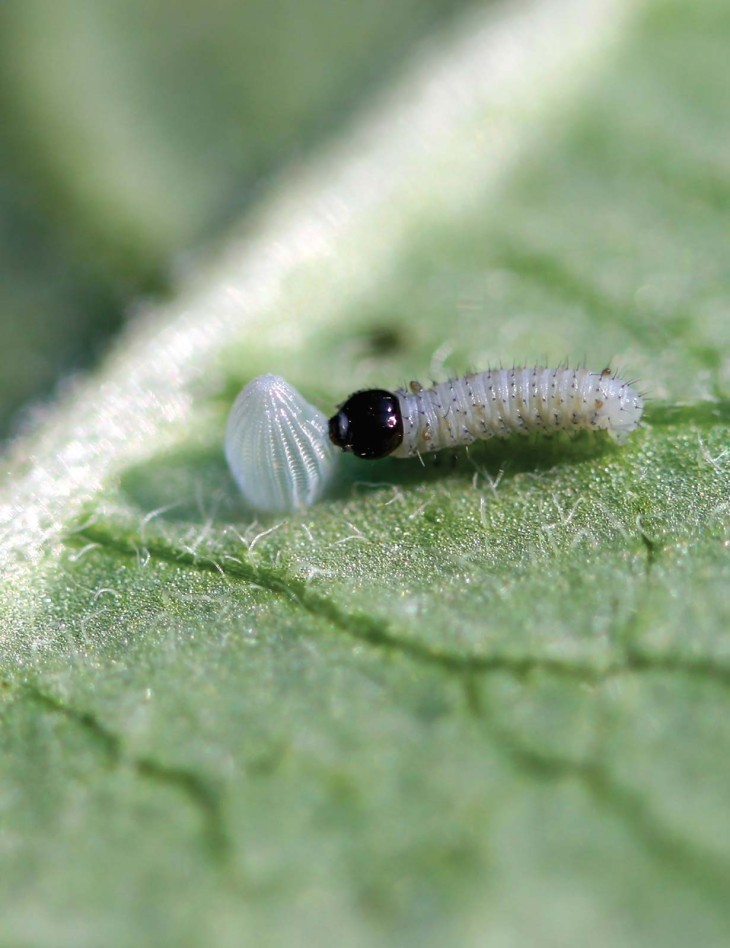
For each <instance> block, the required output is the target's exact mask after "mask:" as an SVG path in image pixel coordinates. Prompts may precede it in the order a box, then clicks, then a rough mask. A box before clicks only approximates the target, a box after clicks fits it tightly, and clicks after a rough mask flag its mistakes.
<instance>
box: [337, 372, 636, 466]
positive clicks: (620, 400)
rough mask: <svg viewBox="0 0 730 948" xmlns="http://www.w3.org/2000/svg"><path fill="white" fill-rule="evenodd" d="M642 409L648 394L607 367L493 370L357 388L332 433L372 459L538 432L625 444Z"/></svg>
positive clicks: (345, 446)
mask: <svg viewBox="0 0 730 948" xmlns="http://www.w3.org/2000/svg"><path fill="white" fill-rule="evenodd" d="M643 410H644V399H643V397H642V395H641V394H640V393H639V392H637V391H636V390H635V389H634V388H633V387H632V386H631V385H630V384H629V383H628V382H624V381H623V380H622V379H620V378H618V376H616V375H612V374H611V371H610V370H609V369H604V371H603V372H590V371H589V370H588V369H564V368H560V369H549V368H541V367H535V368H515V369H490V370H488V371H486V372H473V373H470V374H469V375H464V376H462V377H461V378H456V379H450V380H449V381H448V382H440V383H438V384H437V385H434V386H433V387H432V388H428V389H425V388H423V387H422V386H421V385H419V384H418V382H411V383H410V386H409V389H408V390H406V389H398V390H397V391H395V392H389V391H386V390H384V389H370V390H367V391H363V392H355V394H354V395H351V396H350V397H349V398H348V399H347V401H346V402H344V403H343V404H342V405H341V406H340V410H339V411H338V412H337V414H336V415H333V417H332V418H330V420H329V436H330V440H331V441H332V443H333V444H335V445H337V447H339V448H342V449H343V450H344V451H351V452H352V453H353V454H355V455H356V456H357V457H360V458H367V459H369V460H374V459H376V458H382V457H386V456H387V455H393V457H400V458H403V457H413V456H414V455H420V454H423V453H425V452H429V451H440V450H442V449H443V448H457V447H462V446H464V445H469V444H472V443H473V442H474V441H477V440H480V439H487V438H508V437H510V436H511V435H513V434H521V435H526V434H530V433H531V432H535V431H539V432H543V433H545V434H550V433H552V432H555V431H566V432H568V433H571V434H572V433H577V432H578V431H583V430H592V431H606V432H608V435H609V436H610V437H611V438H612V439H613V440H614V441H615V442H617V443H618V444H623V442H624V441H626V439H627V438H628V436H629V434H630V433H631V432H632V431H634V430H635V429H636V428H638V426H639V423H640V421H641V415H642V412H643Z"/></svg>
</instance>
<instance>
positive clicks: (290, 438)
mask: <svg viewBox="0 0 730 948" xmlns="http://www.w3.org/2000/svg"><path fill="white" fill-rule="evenodd" d="M225 450H226V459H227V460H228V466H229V467H230V469H231V473H232V474H233V477H234V478H235V480H236V483H237V484H238V486H239V488H240V490H241V493H242V494H243V496H244V497H245V498H246V500H247V501H248V502H249V504H250V505H251V506H252V507H253V508H254V509H255V510H258V511H262V512H268V513H275V512H276V513H287V512H290V511H292V510H297V509H300V508H302V507H306V506H308V505H309V504H313V503H314V502H315V501H317V500H319V498H320V497H321V496H322V494H323V493H324V491H325V489H326V487H327V485H328V484H329V482H330V480H331V477H332V474H333V473H334V469H335V462H336V455H335V451H334V449H333V447H332V445H331V444H330V442H329V441H328V440H327V419H326V418H325V416H324V415H323V414H322V412H321V411H318V410H317V409H316V408H315V407H314V406H313V405H310V404H309V402H307V401H305V400H304V398H303V397H302V396H301V395H300V394H299V392H298V391H297V390H296V389H295V388H293V387H292V386H291V385H289V383H288V382H286V381H285V380H284V379H283V378H281V377H280V376H278V375H260V376H259V377H258V378H256V379H254V380H253V381H252V382H249V384H248V385H247V386H246V387H245V388H244V389H243V390H242V391H241V392H240V393H239V395H238V398H237V399H236V401H235V403H234V405H233V408H232V409H231V412H230V414H229V416H228V426H227V428H226V444H225Z"/></svg>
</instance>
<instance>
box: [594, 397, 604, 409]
mask: <svg viewBox="0 0 730 948" xmlns="http://www.w3.org/2000/svg"><path fill="white" fill-rule="evenodd" d="M593 404H594V405H595V406H596V411H600V410H601V409H602V408H603V399H602V398H597V399H596V400H595V402H594V403H593Z"/></svg>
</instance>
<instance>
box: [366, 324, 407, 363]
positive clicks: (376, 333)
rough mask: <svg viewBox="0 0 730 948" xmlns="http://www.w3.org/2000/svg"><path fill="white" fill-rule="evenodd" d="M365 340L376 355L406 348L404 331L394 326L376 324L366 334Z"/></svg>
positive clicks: (371, 351)
mask: <svg viewBox="0 0 730 948" xmlns="http://www.w3.org/2000/svg"><path fill="white" fill-rule="evenodd" d="M364 342H365V345H366V346H367V348H368V349H369V350H370V353H371V354H372V355H374V356H385V355H389V354H391V353H394V352H400V351H401V350H402V349H404V348H405V339H404V337H403V334H402V332H401V331H400V330H399V329H397V328H396V327H394V326H374V327H373V328H372V329H370V330H369V331H368V332H366V333H365V335H364Z"/></svg>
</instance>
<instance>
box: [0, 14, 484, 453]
mask: <svg viewBox="0 0 730 948" xmlns="http://www.w3.org/2000/svg"><path fill="white" fill-rule="evenodd" d="M467 2H468V0H368V2H367V3H352V2H338V0H306V2H303V3H302V2H297V0H246V2H241V0H206V2H201V0H179V2H177V3H175V4H169V3H164V2H161V0H102V2H99V0H65V2H62V3H58V2H56V0H5V2H3V3H2V4H0V436H6V435H7V434H8V433H11V432H12V431H13V430H15V429H16V428H17V427H18V425H19V423H20V421H21V420H22V417H23V413H22V411H20V412H19V409H21V408H22V406H23V405H24V404H27V403H29V402H31V403H32V402H34V401H37V400H38V399H43V398H45V397H47V396H48V394H49V393H51V392H52V390H53V388H54V385H55V384H56V383H57V382H58V380H59V379H62V378H63V377H64V375H66V374H67V373H68V372H69V371H72V370H75V369H79V368H84V367H88V366H89V365H90V364H91V363H92V362H93V361H94V360H95V359H96V358H98V356H99V354H100V353H101V352H102V351H103V349H104V345H105V343H106V342H107V340H108V339H109V337H110V335H111V334H112V333H113V332H114V331H115V330H116V329H117V328H118V327H119V325H120V323H121V321H122V320H123V318H124V314H125V311H128V309H129V307H130V304H131V303H132V301H133V300H135V298H139V297H140V296H147V297H149V296H150V295H151V294H154V295H164V294H165V293H166V292H167V290H168V288H169V286H170V280H171V274H172V273H173V272H174V269H175V267H176V266H180V265H184V262H185V260H186V259H187V257H186V256H185V255H186V253H188V252H191V251H192V252H202V253H204V252H205V249H204V248H205V247H206V245H208V244H209V242H210V241H211V240H212V239H213V238H214V237H215V235H217V234H219V233H222V232H224V231H225V229H226V227H227V225H229V224H230V223H231V222H232V221H234V220H236V219H237V218H240V217H241V215H242V214H243V213H244V212H245V210H246V208H247V207H249V206H250V205H251V204H252V203H254V202H256V200H257V195H258V194H259V193H260V192H261V190H262V189H266V188H267V185H268V183H269V182H270V180H271V178H272V177H273V176H275V175H278V174H286V168H287V166H288V165H289V164H291V163H294V162H296V161H298V160H300V159H301V158H303V157H306V155H307V153H308V152H309V151H310V149H311V148H312V146H313V144H314V143H315V142H318V141H321V140H322V139H323V138H324V137H326V136H327V135H328V134H330V133H331V132H332V131H333V130H334V129H335V128H337V127H338V125H340V124H341V123H342V122H343V121H345V120H346V119H347V117H348V115H349V113H350V112H351V111H352V110H353V109H355V108H357V106H358V104H359V103H360V102H361V101H362V100H363V98H365V97H367V96H368V95H370V94H372V92H373V91H374V90H376V89H377V88H378V86H379V85H381V84H387V82H388V79H389V78H390V77H391V76H392V75H393V72H394V70H396V69H397V67H398V63H399V62H400V61H401V60H402V58H403V56H404V55H405V54H407V53H408V52H409V51H410V50H411V49H412V48H413V47H414V46H415V45H417V44H418V43H419V41H421V40H422V39H423V37H424V36H426V35H427V34H428V33H430V32H431V31H432V30H433V29H434V27H436V26H439V25H442V24H444V23H445V22H446V21H447V20H448V18H449V17H450V16H452V15H453V14H455V13H457V12H458V11H459V10H461V9H463V8H464V7H465V6H466V5H467ZM201 248H202V249H201Z"/></svg>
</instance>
